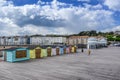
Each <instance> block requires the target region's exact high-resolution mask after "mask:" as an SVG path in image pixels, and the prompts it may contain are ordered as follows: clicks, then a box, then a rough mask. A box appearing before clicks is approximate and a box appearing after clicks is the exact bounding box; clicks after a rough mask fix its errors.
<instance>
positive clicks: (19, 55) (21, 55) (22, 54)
mask: <svg viewBox="0 0 120 80" xmlns="http://www.w3.org/2000/svg"><path fill="white" fill-rule="evenodd" d="M26 56H27V55H26V50H22V51H16V58H24V57H26Z"/></svg>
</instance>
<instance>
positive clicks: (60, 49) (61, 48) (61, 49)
mask: <svg viewBox="0 0 120 80" xmlns="http://www.w3.org/2000/svg"><path fill="white" fill-rule="evenodd" d="M59 54H60V55H62V54H64V49H63V46H60V47H59Z"/></svg>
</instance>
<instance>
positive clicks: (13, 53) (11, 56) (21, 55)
mask: <svg viewBox="0 0 120 80" xmlns="http://www.w3.org/2000/svg"><path fill="white" fill-rule="evenodd" d="M5 54H6V61H8V62H17V61H23V60H29V59H30V55H29V49H28V48H9V49H6V50H5Z"/></svg>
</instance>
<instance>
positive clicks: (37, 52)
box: [29, 47, 43, 58]
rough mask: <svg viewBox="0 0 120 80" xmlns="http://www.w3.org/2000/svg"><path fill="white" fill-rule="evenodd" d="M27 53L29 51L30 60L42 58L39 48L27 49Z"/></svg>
mask: <svg viewBox="0 0 120 80" xmlns="http://www.w3.org/2000/svg"><path fill="white" fill-rule="evenodd" d="M29 51H30V58H42V57H43V55H42V53H41V48H40V47H29Z"/></svg>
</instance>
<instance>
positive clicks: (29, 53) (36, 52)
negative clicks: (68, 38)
mask: <svg viewBox="0 0 120 80" xmlns="http://www.w3.org/2000/svg"><path fill="white" fill-rule="evenodd" d="M70 53H77V48H76V46H53V47H50V46H37V47H35V46H30V47H27V48H23V47H17V48H15V47H14V48H8V49H2V50H1V51H0V54H1V58H0V60H3V61H8V62H17V61H24V60H29V59H36V58H37V59H39V58H45V57H50V56H56V55H63V54H70Z"/></svg>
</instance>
